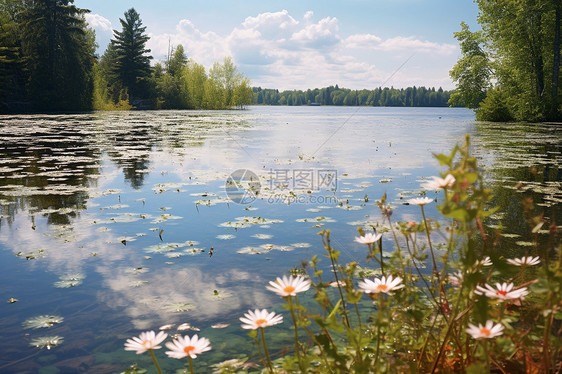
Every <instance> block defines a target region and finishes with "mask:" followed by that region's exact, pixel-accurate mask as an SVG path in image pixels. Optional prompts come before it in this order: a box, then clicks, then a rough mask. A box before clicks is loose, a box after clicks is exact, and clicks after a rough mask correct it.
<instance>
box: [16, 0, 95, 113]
mask: <svg viewBox="0 0 562 374" xmlns="http://www.w3.org/2000/svg"><path fill="white" fill-rule="evenodd" d="M73 2H74V1H73V0H36V1H34V2H30V3H29V5H26V7H27V9H26V10H25V11H24V12H23V14H22V22H21V31H22V36H21V37H22V54H23V55H24V56H25V57H24V58H25V62H26V69H27V70H28V71H29V78H28V83H27V88H28V95H29V98H30V100H31V101H32V103H33V109H34V110H37V111H49V112H50V111H78V110H89V109H91V107H92V94H93V73H92V69H93V63H94V53H95V41H94V34H93V31H90V30H87V28H86V22H85V20H84V14H85V13H87V12H88V10H85V9H80V8H77V7H76V6H74V5H72V4H73Z"/></svg>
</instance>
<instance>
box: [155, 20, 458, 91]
mask: <svg viewBox="0 0 562 374" xmlns="http://www.w3.org/2000/svg"><path fill="white" fill-rule="evenodd" d="M344 26H345V25H341V24H340V22H339V20H338V19H337V18H336V17H326V18H323V19H320V20H315V19H314V13H313V12H312V11H308V12H306V13H305V14H304V15H303V16H302V18H301V19H295V18H294V17H292V16H291V15H290V14H289V12H288V11H287V10H282V11H279V12H268V13H261V14H258V15H257V16H255V17H247V18H246V19H245V20H244V21H243V22H242V23H241V24H239V25H238V26H236V27H235V28H233V29H232V31H230V32H229V33H228V34H222V35H219V34H217V33H215V32H202V31H201V30H200V29H199V28H198V25H197V24H196V23H194V22H193V21H192V20H189V19H183V20H181V21H180V22H179V23H178V24H177V26H176V31H175V32H174V33H170V34H157V35H150V36H151V39H150V41H149V42H148V45H147V47H148V48H150V49H151V50H152V54H153V56H154V57H155V59H156V60H162V59H164V58H165V57H166V55H167V53H168V48H169V44H171V45H172V46H177V45H178V44H182V45H183V47H184V48H185V50H186V53H187V55H188V57H190V58H193V60H195V61H196V62H198V63H201V64H203V65H204V66H206V67H207V68H209V67H210V66H211V65H212V63H213V62H215V61H222V59H223V58H224V57H225V56H232V57H233V59H234V62H235V63H236V64H237V65H238V67H239V69H240V70H241V71H242V73H243V74H245V75H246V76H248V77H249V78H250V79H251V80H252V84H253V85H256V86H261V87H268V88H278V89H281V90H283V89H306V88H315V87H323V86H327V85H333V84H336V83H337V84H339V85H340V86H343V87H349V88H357V89H360V88H375V87H378V86H379V85H380V84H382V83H383V82H384V81H385V80H386V79H387V78H388V77H390V76H391V75H392V74H393V73H394V72H395V70H396V69H397V68H398V67H400V66H401V65H402V64H403V62H404V61H406V59H407V58H408V57H409V56H411V55H412V53H416V54H417V53H421V54H423V55H424V58H423V59H420V58H418V59H412V60H411V61H408V63H407V64H406V65H405V66H404V67H403V68H402V70H401V73H400V74H395V75H394V76H393V77H392V79H391V80H390V81H389V82H388V85H394V86H395V87H405V86H411V85H414V84H415V85H420V84H423V85H426V86H432V85H435V86H439V85H442V86H444V87H445V88H450V87H451V86H452V82H451V81H450V79H449V76H448V71H449V69H450V67H451V66H452V65H453V64H454V63H455V57H456V56H455V55H456V53H455V52H456V50H457V47H456V46H454V45H452V44H446V43H437V42H433V41H428V40H421V39H419V38H416V37H414V36H395V37H390V38H381V37H380V36H377V35H373V34H369V33H359V34H352V35H344V33H343V32H342V31H341V29H342V28H344Z"/></svg>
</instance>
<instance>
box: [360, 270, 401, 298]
mask: <svg viewBox="0 0 562 374" xmlns="http://www.w3.org/2000/svg"><path fill="white" fill-rule="evenodd" d="M401 283H402V278H400V277H396V278H394V279H393V278H392V275H389V276H388V278H387V277H384V276H383V277H382V278H380V279H379V278H375V280H374V281H372V280H370V279H365V280H364V281H360V282H359V284H358V286H359V288H361V289H362V290H363V292H365V293H368V294H370V293H373V294H378V293H381V292H382V293H386V294H388V295H393V293H392V291H393V290H398V289H400V288H402V287H404V285H403V284H401Z"/></svg>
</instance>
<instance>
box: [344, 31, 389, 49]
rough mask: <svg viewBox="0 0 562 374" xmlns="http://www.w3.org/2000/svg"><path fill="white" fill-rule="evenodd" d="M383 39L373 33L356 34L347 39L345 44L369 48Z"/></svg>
mask: <svg viewBox="0 0 562 374" xmlns="http://www.w3.org/2000/svg"><path fill="white" fill-rule="evenodd" d="M381 41H382V39H381V38H379V37H378V36H375V35H372V34H354V35H351V36H348V37H347V38H346V39H345V45H346V46H348V47H349V48H369V47H375V46H377V45H378V44H379V43H380V42H381Z"/></svg>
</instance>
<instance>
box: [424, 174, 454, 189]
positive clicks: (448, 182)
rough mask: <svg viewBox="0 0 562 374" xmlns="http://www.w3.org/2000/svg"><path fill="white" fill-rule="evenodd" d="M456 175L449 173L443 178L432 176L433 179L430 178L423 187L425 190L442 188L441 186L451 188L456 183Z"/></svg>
mask: <svg viewBox="0 0 562 374" xmlns="http://www.w3.org/2000/svg"><path fill="white" fill-rule="evenodd" d="M455 181H456V179H455V177H453V176H452V175H451V174H447V176H446V177H445V178H444V179H443V178H439V177H431V180H428V181H426V182H424V183H422V185H421V187H422V188H423V189H424V190H440V189H441V188H451V187H453V186H454V185H455Z"/></svg>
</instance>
